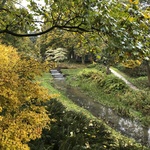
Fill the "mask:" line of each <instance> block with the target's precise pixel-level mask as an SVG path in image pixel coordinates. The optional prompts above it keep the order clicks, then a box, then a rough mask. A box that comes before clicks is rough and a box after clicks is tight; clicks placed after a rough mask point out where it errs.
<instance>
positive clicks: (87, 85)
mask: <svg viewBox="0 0 150 150" xmlns="http://www.w3.org/2000/svg"><path fill="white" fill-rule="evenodd" d="M82 70H83V69H82V68H81V69H71V70H70V69H68V70H64V69H62V72H63V73H64V74H66V73H67V74H68V75H69V76H67V82H68V84H70V85H72V86H77V87H80V88H81V89H82V90H84V92H85V93H86V94H87V95H89V96H90V97H91V98H92V99H94V100H96V101H98V102H100V103H101V104H103V105H105V106H108V107H112V108H113V109H115V110H116V111H117V113H118V114H119V115H123V116H127V117H131V118H138V119H139V120H140V121H141V122H142V123H143V124H144V125H149V123H150V118H149V113H147V112H148V108H149V100H148V98H147V97H146V96H148V94H147V95H146V96H143V95H144V94H142V93H140V92H138V91H132V90H128V91H127V92H126V93H123V92H121V91H118V92H116V93H113V92H111V93H106V92H105V91H104V90H105V89H103V88H100V87H98V86H97V84H96V83H95V82H94V80H86V79H84V78H82V79H79V77H78V75H79V74H80V71H82ZM86 70H95V69H93V68H86ZM115 71H116V69H115ZM118 73H120V74H121V75H123V76H124V77H125V78H127V76H126V75H124V74H123V73H121V72H119V71H118ZM111 76H113V75H111ZM127 79H128V78H127ZM110 86H111V85H110ZM140 98H141V99H140ZM142 99H143V100H142Z"/></svg>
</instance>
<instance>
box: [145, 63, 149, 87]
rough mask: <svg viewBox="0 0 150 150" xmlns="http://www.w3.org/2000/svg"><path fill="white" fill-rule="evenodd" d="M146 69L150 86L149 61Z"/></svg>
mask: <svg viewBox="0 0 150 150" xmlns="http://www.w3.org/2000/svg"><path fill="white" fill-rule="evenodd" d="M146 67H147V77H148V85H149V86H150V65H149V61H146Z"/></svg>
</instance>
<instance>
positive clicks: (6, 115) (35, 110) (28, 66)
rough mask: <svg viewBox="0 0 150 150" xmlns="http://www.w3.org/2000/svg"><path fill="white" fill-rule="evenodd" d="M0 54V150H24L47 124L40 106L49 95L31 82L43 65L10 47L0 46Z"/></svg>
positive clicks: (43, 110)
mask: <svg viewBox="0 0 150 150" xmlns="http://www.w3.org/2000/svg"><path fill="white" fill-rule="evenodd" d="M0 54H1V57H0V149H1V150H5V149H7V150H28V149H30V148H29V147H28V145H27V142H29V141H30V140H34V139H36V138H40V136H41V132H42V129H43V128H46V127H48V124H49V122H50V119H49V115H48V113H47V111H46V108H45V106H44V105H43V104H44V102H46V101H47V100H48V99H50V98H51V96H50V95H49V94H48V92H47V91H46V89H44V88H43V87H41V86H40V85H39V83H37V82H35V77H37V75H40V73H41V71H42V69H43V68H44V66H43V65H42V64H40V63H39V62H38V61H36V60H35V59H31V58H23V57H22V56H20V55H19V54H18V53H17V51H16V49H14V48H13V47H10V46H9V47H7V46H5V45H0Z"/></svg>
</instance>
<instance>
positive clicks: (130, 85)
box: [110, 68, 139, 90]
mask: <svg viewBox="0 0 150 150" xmlns="http://www.w3.org/2000/svg"><path fill="white" fill-rule="evenodd" d="M110 71H111V72H112V73H113V74H114V75H115V76H117V77H118V78H120V79H122V80H123V81H124V82H125V83H126V84H127V85H128V86H129V87H130V88H131V89H133V90H139V89H138V88H137V87H136V86H134V85H133V84H132V83H131V82H129V81H128V80H126V79H125V78H124V77H123V76H122V75H121V74H119V73H118V72H116V71H115V70H113V69H112V68H110Z"/></svg>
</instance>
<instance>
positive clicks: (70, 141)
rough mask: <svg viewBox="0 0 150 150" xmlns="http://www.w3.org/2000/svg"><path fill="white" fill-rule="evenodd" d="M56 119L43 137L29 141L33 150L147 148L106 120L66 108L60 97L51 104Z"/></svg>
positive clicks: (52, 114)
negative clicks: (114, 130) (124, 136)
mask: <svg viewBox="0 0 150 150" xmlns="http://www.w3.org/2000/svg"><path fill="white" fill-rule="evenodd" d="M47 105H48V111H49V112H50V114H51V115H50V116H51V118H53V120H54V121H53V122H52V123H51V130H50V131H48V130H44V131H43V134H42V138H41V139H38V140H35V141H31V142H30V143H29V145H30V147H31V150H37V149H39V150H44V149H47V150H85V149H87V150H88V149H92V150H105V149H107V150H120V149H121V150H142V149H143V150H144V149H145V150H146V148H144V147H143V148H142V147H141V146H140V145H139V146H138V145H136V144H135V143H134V142H133V141H130V140H125V139H122V138H121V137H117V136H115V135H113V134H112V132H111V130H109V129H108V128H107V127H106V126H105V125H104V124H103V123H100V122H98V121H97V120H95V119H91V118H87V117H86V115H85V114H83V113H82V112H76V111H73V110H72V111H71V110H67V109H66V108H65V106H63V104H62V103H61V102H59V100H55V99H54V100H51V101H50V102H49V103H48V104H47Z"/></svg>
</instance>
